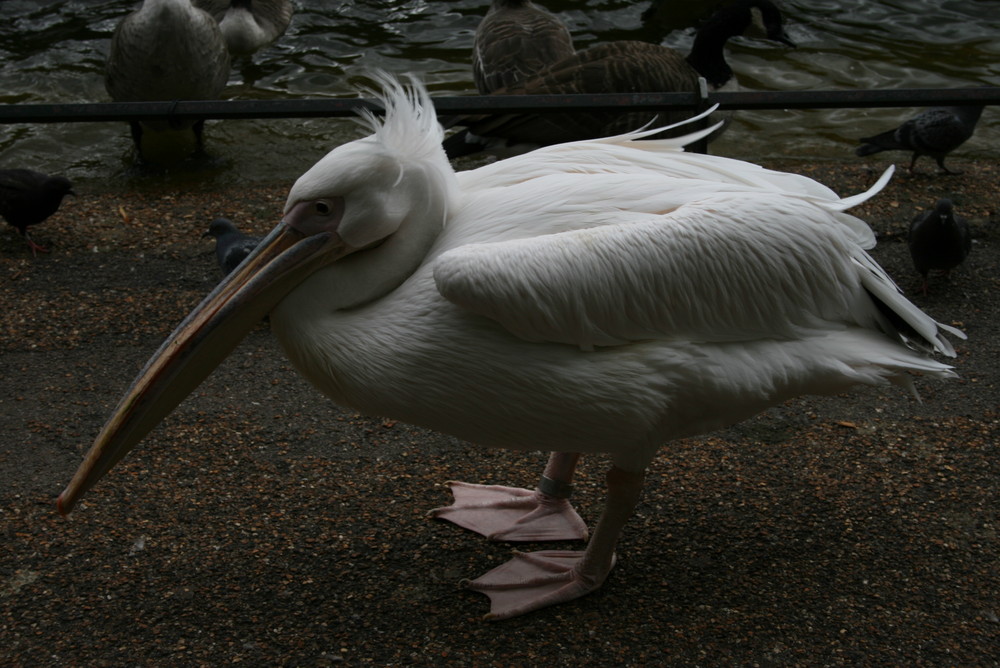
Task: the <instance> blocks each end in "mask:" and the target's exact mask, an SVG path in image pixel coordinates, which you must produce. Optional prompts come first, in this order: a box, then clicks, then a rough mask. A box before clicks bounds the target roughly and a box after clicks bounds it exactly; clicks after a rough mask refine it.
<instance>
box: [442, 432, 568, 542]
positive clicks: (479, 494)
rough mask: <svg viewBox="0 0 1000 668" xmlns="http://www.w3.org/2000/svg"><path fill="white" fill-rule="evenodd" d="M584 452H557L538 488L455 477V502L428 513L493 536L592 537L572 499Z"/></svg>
mask: <svg viewBox="0 0 1000 668" xmlns="http://www.w3.org/2000/svg"><path fill="white" fill-rule="evenodd" d="M579 458H580V455H579V454H577V453H569V452H554V453H552V455H551V456H550V457H549V462H548V464H547V465H546V467H545V472H544V473H543V474H542V479H541V482H540V483H539V485H538V488H537V489H534V490H530V489H522V488H518V487H504V486H501V485H474V484H471V483H465V482H457V481H451V482H449V483H448V484H449V485H450V486H451V492H452V494H453V495H454V496H455V502H454V503H453V504H452V505H450V506H445V507H443V508H435V509H434V510H432V511H430V513H428V514H429V515H430V516H431V517H436V518H438V519H442V520H448V521H449V522H452V523H454V524H457V525H458V526H460V527H462V528H464V529H469V530H470V531H475V532H476V533H479V534H482V535H483V536H486V537H487V538H489V539H490V540H502V541H548V540H586V539H587V525H586V524H585V523H584V521H583V520H582V519H581V518H580V516H579V515H578V514H577V512H576V511H575V510H574V509H573V506H572V505H571V504H570V502H569V496H570V494H571V493H572V489H573V486H572V485H571V484H570V481H571V480H572V479H573V472H574V471H575V470H576V463H577V461H578V460H579Z"/></svg>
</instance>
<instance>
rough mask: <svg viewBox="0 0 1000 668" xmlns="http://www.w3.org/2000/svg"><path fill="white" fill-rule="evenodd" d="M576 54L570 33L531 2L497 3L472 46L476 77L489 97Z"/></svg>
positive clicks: (505, 0)
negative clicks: (494, 92)
mask: <svg viewBox="0 0 1000 668" xmlns="http://www.w3.org/2000/svg"><path fill="white" fill-rule="evenodd" d="M573 53H574V49H573V38H572V37H571V36H570V34H569V29H567V28H566V26H565V25H564V24H563V22H562V21H560V20H559V19H558V18H556V17H555V16H553V15H552V14H550V13H549V12H547V11H545V10H544V9H542V8H541V7H539V6H538V5H536V4H534V3H533V2H531V0H493V4H492V5H490V10H489V12H487V14H486V17H485V18H484V19H483V20H482V22H481V23H480V24H479V27H478V28H477V29H476V37H475V40H474V41H473V43H472V75H473V77H474V79H475V81H476V88H477V89H479V92H480V93H482V94H483V95H488V94H490V93H492V92H493V91H495V90H497V89H498V88H504V87H508V86H513V85H515V84H517V83H519V82H521V81H524V80H525V79H530V78H531V77H533V76H534V75H536V74H538V73H539V72H541V71H542V70H544V69H545V68H546V67H548V66H549V65H551V64H552V63H554V62H557V61H560V60H562V59H563V58H567V57H569V56H572V55H573Z"/></svg>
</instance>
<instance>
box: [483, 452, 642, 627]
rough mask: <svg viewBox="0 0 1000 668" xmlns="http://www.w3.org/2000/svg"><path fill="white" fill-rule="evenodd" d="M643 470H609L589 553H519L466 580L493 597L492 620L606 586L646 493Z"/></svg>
mask: <svg viewBox="0 0 1000 668" xmlns="http://www.w3.org/2000/svg"><path fill="white" fill-rule="evenodd" d="M644 478H645V475H644V474H643V473H629V472H628V471H624V470H622V469H620V468H617V467H612V468H611V470H610V471H608V498H607V504H606V505H605V507H604V512H603V513H602V514H601V519H600V520H599V521H598V523H597V527H596V528H595V529H594V535H593V537H592V538H591V539H590V543H589V544H588V545H587V549H586V551H584V552H570V551H555V550H550V551H544V552H529V553H523V552H515V553H514V558H513V559H511V560H510V561H508V562H507V563H505V564H503V565H501V566H498V567H497V568H494V569H493V570H491V571H490V572H488V573H486V574H485V575H483V576H481V577H479V578H477V579H475V580H472V581H471V582H466V583H465V586H466V588H468V589H473V590H475V591H478V592H482V593H484V594H486V595H487V596H489V597H490V612H489V614H488V615H487V616H486V618H487V619H492V620H499V619H507V618H508V617H515V616H517V615H523V614H524V613H526V612H531V611H532V610H538V609H539V608H544V607H546V606H549V605H555V604H557V603H565V602H566V601H572V600H573V599H575V598H580V597H581V596H584V595H586V594H589V593H590V592H592V591H594V590H595V589H597V588H598V587H600V586H601V585H602V584H603V583H604V580H605V578H607V576H608V573H610V572H611V568H612V567H613V566H614V564H615V545H617V543H618V537H619V536H620V535H621V532H622V528H623V527H624V526H625V522H627V521H628V518H629V517H631V516H632V512H633V511H634V510H635V506H636V504H638V502H639V496H640V494H641V493H642V483H643V479H644Z"/></svg>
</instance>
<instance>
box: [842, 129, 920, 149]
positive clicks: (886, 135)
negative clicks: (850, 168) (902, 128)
mask: <svg viewBox="0 0 1000 668" xmlns="http://www.w3.org/2000/svg"><path fill="white" fill-rule="evenodd" d="M898 133H899V129H898V128H897V129H895V130H888V131H886V132H883V133H881V134H877V135H875V136H873V137H863V138H861V139H860V140H859V141H860V142H861V146H859V147H857V148H856V149H854V153H855V155H858V156H866V155H871V154H872V153H879V152H881V151H905V150H907V149H909V147H908V146H904V145H903V142H901V141H899V137H898Z"/></svg>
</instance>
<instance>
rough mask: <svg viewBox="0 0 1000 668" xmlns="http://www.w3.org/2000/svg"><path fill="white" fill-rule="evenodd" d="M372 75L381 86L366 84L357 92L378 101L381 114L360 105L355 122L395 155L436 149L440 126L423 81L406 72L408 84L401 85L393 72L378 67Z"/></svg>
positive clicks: (420, 152)
mask: <svg viewBox="0 0 1000 668" xmlns="http://www.w3.org/2000/svg"><path fill="white" fill-rule="evenodd" d="M372 79H373V80H374V81H375V82H376V83H377V84H378V85H379V86H380V87H381V90H374V89H372V88H367V87H366V88H362V89H361V91H360V92H361V94H362V95H365V96H367V97H371V98H374V99H375V100H376V101H377V102H379V103H381V106H382V108H383V109H385V116H384V117H382V118H380V117H379V116H377V115H376V114H375V113H373V112H372V111H371V110H369V109H362V110H360V111H359V115H360V118H359V119H358V122H359V123H361V125H362V126H364V127H365V128H367V129H368V130H370V131H371V132H372V133H373V135H374V139H375V140H376V141H378V142H379V143H380V144H381V145H382V146H383V147H384V149H385V150H386V151H388V152H389V153H391V154H395V155H405V156H410V157H415V156H426V155H429V154H432V153H436V152H438V151H440V150H441V148H440V147H441V141H442V140H443V139H444V130H443V129H442V128H441V124H440V123H438V120H437V112H436V111H435V109H434V103H433V102H432V101H431V97H430V95H429V94H428V92H427V88H426V87H425V86H424V85H423V83H422V82H421V81H420V80H419V79H417V78H416V77H414V76H412V75H407V79H408V85H405V86H404V85H403V84H402V83H401V82H400V81H399V79H397V78H396V77H395V76H393V75H391V74H389V73H387V72H382V71H379V72H377V73H376V74H374V75H373V76H372Z"/></svg>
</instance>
